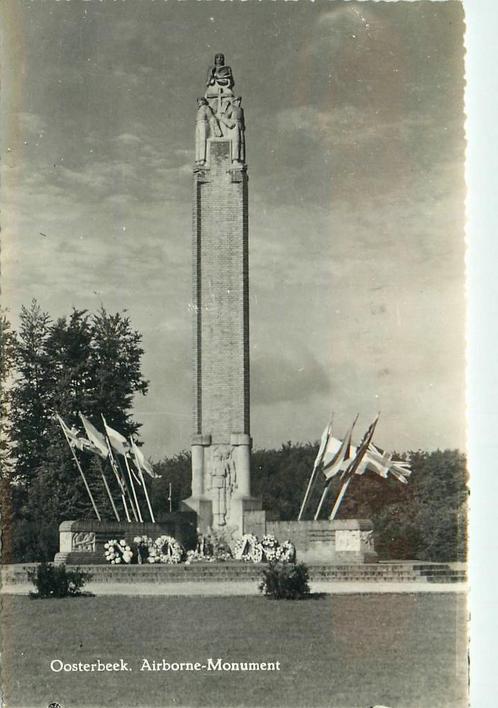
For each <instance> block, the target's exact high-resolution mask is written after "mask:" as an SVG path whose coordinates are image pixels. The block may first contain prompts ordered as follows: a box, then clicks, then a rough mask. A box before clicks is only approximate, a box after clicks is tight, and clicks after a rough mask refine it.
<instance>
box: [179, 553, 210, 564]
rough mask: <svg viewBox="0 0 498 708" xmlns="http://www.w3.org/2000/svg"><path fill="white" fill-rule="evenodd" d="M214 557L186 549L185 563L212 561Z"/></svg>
mask: <svg viewBox="0 0 498 708" xmlns="http://www.w3.org/2000/svg"><path fill="white" fill-rule="evenodd" d="M215 560H216V558H215V557H214V556H205V555H204V554H203V553H200V552H199V551H197V550H196V551H187V559H186V561H185V565H191V564H192V563H199V562H201V563H214V561H215Z"/></svg>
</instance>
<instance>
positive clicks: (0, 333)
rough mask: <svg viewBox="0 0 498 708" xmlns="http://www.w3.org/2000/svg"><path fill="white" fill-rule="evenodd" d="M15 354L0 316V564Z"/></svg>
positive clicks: (6, 546) (9, 501) (5, 548)
mask: <svg viewBox="0 0 498 708" xmlns="http://www.w3.org/2000/svg"><path fill="white" fill-rule="evenodd" d="M14 353H15V336H14V333H13V332H12V329H11V327H10V323H9V321H8V319H7V316H6V314H5V313H4V312H0V522H1V529H2V536H1V552H2V554H1V555H2V561H3V562H6V563H8V562H10V561H11V560H12V537H13V534H12V526H13V518H14V513H13V509H14V499H13V492H12V470H13V468H12V464H11V460H10V444H9V442H10V441H9V427H8V424H7V419H8V412H9V399H8V392H7V381H8V378H9V375H10V374H11V370H12V365H13V362H14Z"/></svg>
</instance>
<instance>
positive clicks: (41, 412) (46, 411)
mask: <svg viewBox="0 0 498 708" xmlns="http://www.w3.org/2000/svg"><path fill="white" fill-rule="evenodd" d="M20 321H21V325H20V328H19V332H18V333H17V338H16V342H15V355H14V374H15V382H14V385H13V386H12V388H11V390H10V395H9V398H10V416H9V420H10V438H11V442H12V457H13V459H14V461H15V465H14V475H13V478H14V480H15V481H16V482H18V483H21V484H23V485H25V486H26V487H27V486H29V483H30V481H31V478H32V474H33V471H34V470H36V469H38V468H39V466H40V465H41V464H42V462H43V460H44V456H45V451H46V448H47V441H48V439H49V438H48V432H49V427H50V417H51V415H52V412H51V410H50V397H51V386H52V383H53V377H52V371H51V366H50V361H49V357H48V353H47V340H48V337H49V333H50V318H49V316H48V315H47V314H46V313H45V312H42V311H41V309H40V307H39V305H38V304H37V303H36V302H35V301H34V300H33V302H32V303H31V306H30V307H29V308H26V307H22V309H21V316H20Z"/></svg>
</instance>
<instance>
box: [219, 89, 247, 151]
mask: <svg viewBox="0 0 498 708" xmlns="http://www.w3.org/2000/svg"><path fill="white" fill-rule="evenodd" d="M241 100H242V99H241V97H240V96H237V98H234V99H233V100H232V102H231V103H230V104H229V105H228V107H227V109H226V111H225V113H224V114H223V116H222V117H221V121H222V122H223V123H224V124H225V125H226V126H227V127H228V128H230V131H231V137H232V162H245V159H246V149H245V147H246V146H245V140H244V131H245V124H244V109H243V108H242V106H241V105H240V102H241Z"/></svg>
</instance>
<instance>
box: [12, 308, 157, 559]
mask: <svg viewBox="0 0 498 708" xmlns="http://www.w3.org/2000/svg"><path fill="white" fill-rule="evenodd" d="M4 340H5V338H4ZM10 346H11V348H12V352H13V353H12V357H11V359H12V365H11V369H10V371H9V374H10V376H11V379H12V382H11V385H10V387H9V390H8V394H7V405H8V407H9V414H8V420H9V423H8V429H7V430H6V437H7V438H8V445H9V453H10V462H11V474H10V478H9V480H7V482H5V475H4V476H3V480H4V481H3V484H4V486H5V485H6V487H7V488H6V489H4V490H3V492H5V495H4V494H3V496H8V495H9V494H10V496H11V497H12V505H13V509H14V513H15V516H16V531H15V534H13V537H12V543H13V544H14V545H13V552H14V555H15V556H16V557H17V558H18V559H19V560H30V559H31V558H33V557H35V558H37V559H42V558H45V559H50V557H53V554H54V552H55V550H56V549H57V528H58V525H59V523H60V522H61V521H63V520H65V519H71V518H85V517H87V516H93V515H94V512H93V509H92V506H91V502H90V500H89V498H88V495H87V492H86V490H85V488H84V484H83V481H82V479H81V477H80V475H79V473H78V471H77V469H76V468H75V464H74V460H73V459H72V456H71V452H70V450H69V449H68V446H67V443H66V441H65V439H64V437H63V434H62V431H61V429H60V427H59V424H58V422H57V420H56V419H55V413H56V412H58V413H59V414H60V415H61V416H62V417H63V419H64V420H65V422H66V423H67V424H68V425H76V426H77V427H81V424H80V421H79V418H78V412H79V411H81V412H83V413H84V414H85V415H86V416H87V417H88V418H89V419H90V420H91V421H92V422H93V423H94V424H95V425H97V427H102V421H101V413H103V414H105V416H106V419H107V422H108V423H109V424H110V425H111V426H113V427H116V428H117V429H118V430H119V431H120V432H121V433H123V434H124V435H126V436H130V435H132V434H136V433H137V432H138V430H139V427H140V426H139V424H138V423H136V422H135V421H134V420H133V415H132V404H133V399H134V396H135V395H136V394H143V395H145V394H146V393H147V388H148V382H147V381H146V380H145V379H144V378H143V376H142V374H141V359H142V355H143V349H142V347H141V335H140V333H138V332H137V331H135V330H134V329H133V328H132V326H131V323H130V320H129V318H128V317H127V316H126V314H122V313H116V314H109V313H108V312H106V310H105V309H104V308H101V309H100V310H99V311H98V312H97V313H96V314H93V315H92V314H90V313H88V312H86V311H85V310H76V309H73V311H72V312H71V314H70V315H68V316H66V317H61V318H59V319H57V320H55V321H52V319H51V318H50V317H49V315H48V314H47V313H45V312H43V311H42V310H41V308H40V306H39V305H38V303H36V301H33V302H32V303H31V305H30V307H28V308H27V307H23V308H22V309H21V313H20V326H19V329H18V331H17V332H16V333H12V335H11V341H10ZM80 461H81V464H82V467H83V469H84V471H85V475H86V477H87V479H88V483H89V485H90V488H91V490H92V493H93V495H94V497H95V499H96V502H97V506H98V508H99V509H100V510H101V512H102V516H103V518H112V507H111V505H110V502H109V500H108V497H107V494H106V492H105V489H104V486H103V484H102V479H101V468H100V464H101V463H100V461H99V460H98V459H97V458H95V457H94V456H92V455H88V454H81V455H80ZM108 481H109V484H110V486H111V488H113V489H114V491H116V488H115V485H116V482H115V480H114V479H113V478H112V477H111V476H109V478H108ZM11 548H12V547H11ZM54 549H55V550H54Z"/></svg>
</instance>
